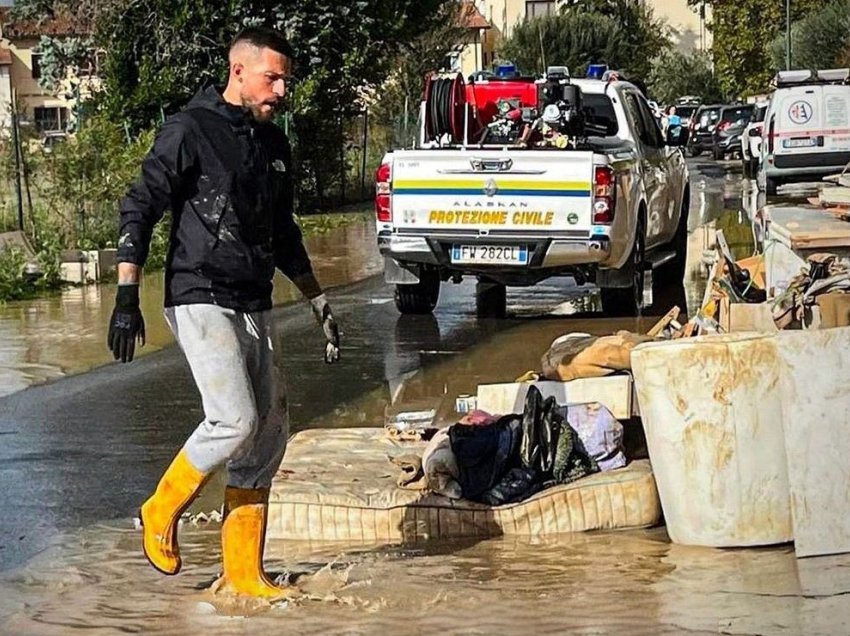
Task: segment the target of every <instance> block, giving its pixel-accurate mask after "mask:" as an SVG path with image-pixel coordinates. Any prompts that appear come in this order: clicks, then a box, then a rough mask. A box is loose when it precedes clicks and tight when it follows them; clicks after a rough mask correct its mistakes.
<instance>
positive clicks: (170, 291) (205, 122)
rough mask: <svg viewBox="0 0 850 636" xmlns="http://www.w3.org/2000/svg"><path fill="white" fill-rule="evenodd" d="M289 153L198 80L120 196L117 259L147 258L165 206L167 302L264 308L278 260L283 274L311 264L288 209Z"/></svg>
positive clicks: (270, 128)
mask: <svg viewBox="0 0 850 636" xmlns="http://www.w3.org/2000/svg"><path fill="white" fill-rule="evenodd" d="M291 157H292V153H291V148H290V145H289V141H288V139H287V138H286V135H285V134H284V133H283V131H282V130H280V128H278V127H277V126H275V125H274V124H271V123H259V122H257V121H255V120H254V119H253V117H252V116H251V115H250V113H248V111H246V110H244V109H242V108H240V107H238V106H234V105H231V104H228V103H227V102H225V101H224V99H223V98H222V97H221V94H220V93H219V91H218V90H217V89H216V88H214V87H212V86H210V87H207V88H205V89H202V90H201V91H199V92H198V93H197V94H196V95H195V97H194V98H193V99H192V101H191V102H190V103H189V105H188V106H187V108H186V110H184V111H183V112H181V113H179V114H177V115H174V116H173V117H170V118H168V119H167V120H166V122H165V124H164V125H163V127H162V129H161V130H160V132H159V134H158V135H157V137H156V141H155V142H154V146H153V149H152V150H151V151H150V153H148V155H147V156H146V157H145V159H144V161H143V163H142V174H141V177H140V179H139V180H138V181H137V182H136V183H135V184H134V185H133V186H132V187H131V188H130V190H129V192H128V193H127V196H126V197H125V198H124V199H123V200H122V201H121V207H120V214H121V216H120V233H119V236H120V238H119V243H118V262H126V263H135V264H136V265H140V266H141V265H144V263H145V260H146V259H147V256H148V250H149V247H150V240H151V233H152V232H153V228H154V225H155V224H156V223H157V222H158V221H159V220H160V219H161V218H162V215H163V213H164V212H165V210H166V209H171V211H172V214H173V223H172V228H171V238H170V244H169V249H168V256H167V260H166V273H165V282H166V289H165V305H166V307H169V306H174V305H187V304H198V303H208V304H215V305H220V306H222V307H227V308H229V309H235V310H238V311H263V310H266V309H270V308H271V304H272V301H271V292H272V278H273V276H274V270H275V267H278V268H280V270H281V271H282V272H283V273H284V274H285V275H286V276H288V277H289V278H293V277H295V276H298V275H301V274H305V273H308V272H310V271H311V265H310V259H309V257H308V256H307V251H306V250H305V248H304V243H303V239H302V236H301V230H300V228H299V227H298V224H297V223H296V222H295V219H294V218H293V199H294V196H293V193H294V188H293V182H292V173H291V170H292V160H291Z"/></svg>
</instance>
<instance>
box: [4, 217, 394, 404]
mask: <svg viewBox="0 0 850 636" xmlns="http://www.w3.org/2000/svg"><path fill="white" fill-rule="evenodd" d="M337 216H342V215H334V216H333V217H331V220H332V221H336V222H338V223H340V227H337V228H335V229H333V230H331V231H327V232H322V233H315V234H313V235H310V236H308V237H307V239H306V244H307V248H308V249H309V250H310V252H311V253H313V254H319V255H321V257H320V258H318V259H315V260H314V263H313V266H314V269H315V270H316V275H317V276H318V277H319V280H321V281H322V283H323V284H324V285H325V286H328V287H337V286H339V285H347V284H349V283H352V282H355V281H359V280H363V279H364V278H368V277H369V276H373V275H375V274H377V273H379V272H381V271H382V266H383V265H382V261H381V259H380V257H379V255H378V253H377V250H376V249H375V227H374V225H375V224H374V222H373V221H372V219H371V215H369V216H368V217H367V216H365V215H363V214H356V213H355V214H348V215H345V216H346V217H348V218H346V219H344V220H341V221H340V220H337V219H335V217H337ZM163 284H164V274H163V272H162V271H159V272H153V273H150V274H148V275H146V276H144V277H143V279H142V285H141V306H142V312H143V314H144V317H145V327H146V334H147V344H146V345H145V346H144V347H142V348H140V349H137V351H138V354H137V355H139V356H144V355H146V354H148V353H152V352H154V351H158V350H160V349H162V348H163V347H167V346H170V345H172V344H173V343H174V338H173V337H172V335H171V331H170V330H169V329H168V325H166V323H165V318H164V317H163V313H162V298H163ZM299 299H300V294H299V293H298V290H297V289H296V288H295V286H294V285H292V284H291V283H290V282H289V281H288V280H287V279H286V278H284V277H283V276H281V275H280V274H278V275H277V278H276V280H275V293H274V301H275V304H277V305H281V304H285V303H291V302H293V301H296V300H299ZM114 303H115V285H114V284H104V285H86V286H81V287H69V288H66V289H64V290H62V291H61V292H58V293H56V294H52V295H50V296H47V297H44V298H38V299H35V300H26V301H16V302H10V303H7V304H5V305H3V304H0V396H2V395H8V394H9V393H13V392H15V391H19V390H21V389H24V388H26V387H28V386H31V385H33V384H40V383H42V382H44V381H47V380H53V379H56V378H60V377H63V376H65V375H69V374H74V373H80V372H82V371H88V370H89V369H93V368H94V367H97V366H100V365H103V364H106V363H108V362H111V361H112V357H111V355H110V353H109V351H108V350H107V348H106V330H107V326H108V322H109V316H110V314H111V313H112V308H113V306H114Z"/></svg>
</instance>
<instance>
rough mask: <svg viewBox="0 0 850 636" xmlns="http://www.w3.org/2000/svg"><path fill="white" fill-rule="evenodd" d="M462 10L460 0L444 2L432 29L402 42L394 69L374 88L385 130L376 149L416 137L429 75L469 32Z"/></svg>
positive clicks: (376, 114) (375, 109)
mask: <svg viewBox="0 0 850 636" xmlns="http://www.w3.org/2000/svg"><path fill="white" fill-rule="evenodd" d="M461 10H462V5H460V4H458V3H454V2H450V3H447V4H445V5H444V6H443V7H442V8H441V9H440V19H439V20H438V22H437V24H436V25H435V26H434V27H433V28H432V29H430V30H429V31H427V32H426V33H423V34H422V35H420V36H419V37H417V38H415V39H413V40H411V41H410V42H406V43H403V44H402V47H401V53H400V54H398V55H397V57H396V60H395V63H394V65H393V66H394V69H395V70H394V71H393V72H392V73H390V74H389V76H388V77H387V79H386V81H384V82H383V84H381V85H380V86H378V87H376V88H375V90H374V91H373V100H372V106H371V107H370V110H371V115H372V117H373V121H374V122H376V123H378V124H379V127H380V129H381V130H382V131H383V136H382V138H381V139H379V140H377V141H378V148H376V150H377V151H379V152H383V151H385V150H386V149H388V148H391V147H398V146H399V145H409V144H410V143H411V142H412V141H413V140H414V139H415V134H416V132H417V131H416V121H417V117H418V113H419V104H420V102H421V100H422V95H423V91H424V88H425V77H426V75H427V74H428V73H431V72H433V71H437V70H440V69H441V68H442V66H443V63H444V61H445V58H446V56H447V55H448V54H449V53H451V52H452V51H455V50H457V49H458V47H459V46H460V45H461V44H460V43H462V42H463V40H464V38H466V37H467V36H468V33H467V30H466V29H465V28H464V27H463V26H462V15H461Z"/></svg>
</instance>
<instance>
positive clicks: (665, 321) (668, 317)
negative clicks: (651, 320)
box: [646, 306, 682, 338]
mask: <svg viewBox="0 0 850 636" xmlns="http://www.w3.org/2000/svg"><path fill="white" fill-rule="evenodd" d="M680 313H682V310H681V309H679V307H678V306H674V307H673V308H672V309H671V310H670V311H668V312H667V313H666V314H664V316H663V317H662V318H661V320H659V321H658V322H656V323H655V324H654V325H653V326H652V329H650V330H649V331H647V332H646V335H647V336H649V337H650V338H655V337H656V336H657V335H658V334H660V333H661V332H662V331H664V329H665V328H666V327H667V325H669V324H670V323H671V322H672V321H673V320H675V319H676V318H678V317H679V314H680Z"/></svg>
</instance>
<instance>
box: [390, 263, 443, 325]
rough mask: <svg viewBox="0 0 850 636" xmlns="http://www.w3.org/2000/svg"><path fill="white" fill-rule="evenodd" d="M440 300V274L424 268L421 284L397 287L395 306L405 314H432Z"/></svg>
mask: <svg viewBox="0 0 850 636" xmlns="http://www.w3.org/2000/svg"><path fill="white" fill-rule="evenodd" d="M439 298H440V273H439V272H438V271H437V270H436V269H426V268H422V271H421V272H420V274H419V282H418V283H416V284H414V285H396V286H395V294H394V300H395V306H396V309H398V310H399V311H400V312H401V313H403V314H430V313H431V312H432V311H434V307H436V306H437V301H438V300H439Z"/></svg>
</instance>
